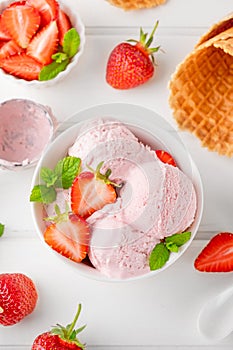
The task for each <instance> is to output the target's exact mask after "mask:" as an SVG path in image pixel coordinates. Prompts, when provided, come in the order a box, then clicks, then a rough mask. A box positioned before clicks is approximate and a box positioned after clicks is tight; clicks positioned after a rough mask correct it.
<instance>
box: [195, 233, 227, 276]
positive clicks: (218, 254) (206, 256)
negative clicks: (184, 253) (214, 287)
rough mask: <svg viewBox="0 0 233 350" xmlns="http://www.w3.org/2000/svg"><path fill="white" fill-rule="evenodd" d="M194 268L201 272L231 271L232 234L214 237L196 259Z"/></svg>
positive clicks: (220, 234)
mask: <svg viewBox="0 0 233 350" xmlns="http://www.w3.org/2000/svg"><path fill="white" fill-rule="evenodd" d="M194 267H195V269H197V270H199V271H202V272H229V271H233V233H229V232H221V233H218V234H217V235H215V236H214V237H213V238H212V239H211V240H210V241H209V243H208V244H207V245H206V247H205V248H204V249H203V250H202V251H201V253H200V254H199V255H198V257H197V258H196V260H195V262H194Z"/></svg>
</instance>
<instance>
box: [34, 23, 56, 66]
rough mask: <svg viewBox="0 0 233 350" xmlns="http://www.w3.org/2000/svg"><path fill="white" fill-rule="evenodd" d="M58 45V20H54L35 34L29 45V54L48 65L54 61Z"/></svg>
mask: <svg viewBox="0 0 233 350" xmlns="http://www.w3.org/2000/svg"><path fill="white" fill-rule="evenodd" d="M57 45H58V28H57V22H56V21H52V22H50V23H49V24H48V25H47V26H46V27H44V28H43V29H41V30H40V31H39V32H38V33H37V34H36V36H34V38H33V39H32V40H31V42H30V44H29V45H28V48H27V54H28V55H29V56H31V57H34V58H35V59H36V60H37V61H39V62H41V63H42V64H43V65H46V64H49V63H51V62H52V55H53V54H54V53H55V52H56V49H57Z"/></svg>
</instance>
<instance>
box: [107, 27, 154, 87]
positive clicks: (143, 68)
mask: <svg viewBox="0 0 233 350" xmlns="http://www.w3.org/2000/svg"><path fill="white" fill-rule="evenodd" d="M157 26H158V22H156V25H155V27H154V29H153V31H152V33H151V35H150V37H149V39H148V40H147V41H146V38H147V34H145V33H144V32H143V31H142V29H141V32H140V40H139V41H136V44H135V45H132V44H130V43H120V44H119V45H117V46H116V47H115V48H114V49H113V51H112V52H111V54H110V56H109V59H108V62H107V69H106V81H107V83H108V84H109V85H111V86H112V87H114V88H115V89H130V88H134V87H136V86H138V85H141V84H144V83H145V82H147V81H148V80H149V79H150V78H151V77H152V76H153V74H154V58H153V53H154V52H156V51H158V49H159V47H156V48H149V46H150V45H151V43H152V41H153V35H154V32H155V30H156V28H157ZM129 41H134V42H135V40H129Z"/></svg>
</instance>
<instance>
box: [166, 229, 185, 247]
mask: <svg viewBox="0 0 233 350" xmlns="http://www.w3.org/2000/svg"><path fill="white" fill-rule="evenodd" d="M190 237H191V232H182V233H175V234H174V235H172V236H169V237H166V238H165V244H166V246H167V244H168V243H169V244H170V243H172V244H175V245H177V247H181V246H182V245H183V244H185V243H186V242H188V241H189V240H190Z"/></svg>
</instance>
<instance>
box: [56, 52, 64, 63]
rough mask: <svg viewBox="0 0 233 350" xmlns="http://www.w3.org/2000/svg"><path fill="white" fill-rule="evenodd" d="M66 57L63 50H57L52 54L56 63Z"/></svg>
mask: <svg viewBox="0 0 233 350" xmlns="http://www.w3.org/2000/svg"><path fill="white" fill-rule="evenodd" d="M67 58H68V57H67V54H66V53H64V52H57V53H55V54H53V55H52V59H53V60H54V61H56V62H57V63H61V62H62V61H65V60H66V59H67Z"/></svg>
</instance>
